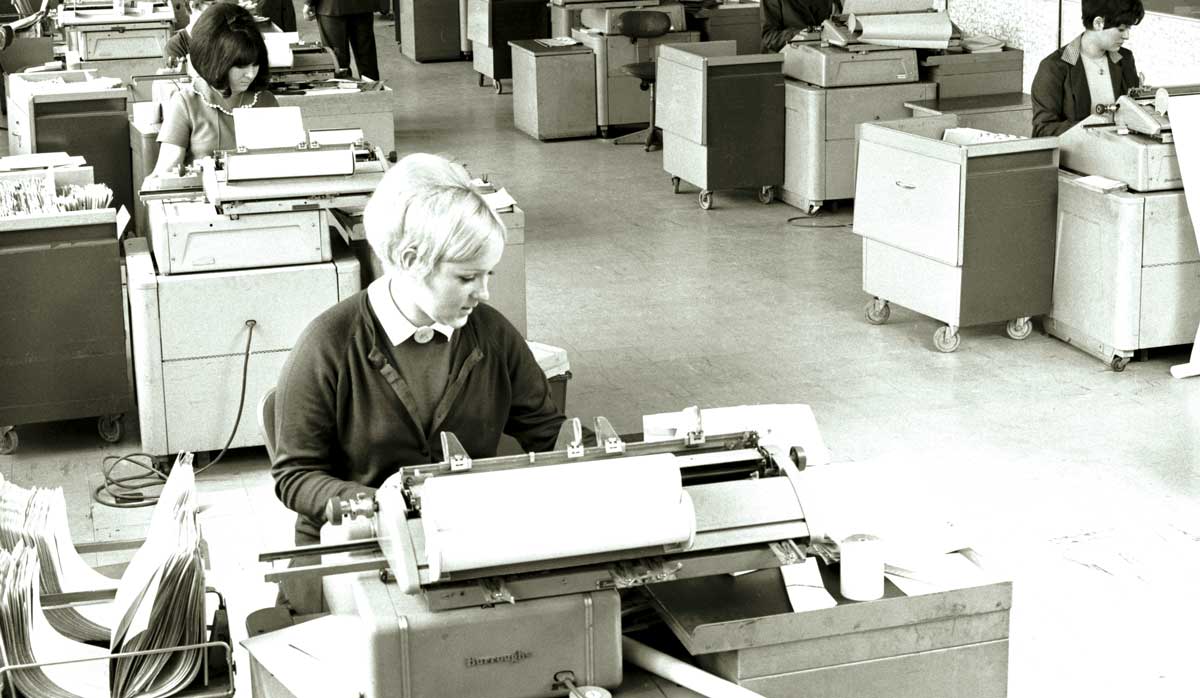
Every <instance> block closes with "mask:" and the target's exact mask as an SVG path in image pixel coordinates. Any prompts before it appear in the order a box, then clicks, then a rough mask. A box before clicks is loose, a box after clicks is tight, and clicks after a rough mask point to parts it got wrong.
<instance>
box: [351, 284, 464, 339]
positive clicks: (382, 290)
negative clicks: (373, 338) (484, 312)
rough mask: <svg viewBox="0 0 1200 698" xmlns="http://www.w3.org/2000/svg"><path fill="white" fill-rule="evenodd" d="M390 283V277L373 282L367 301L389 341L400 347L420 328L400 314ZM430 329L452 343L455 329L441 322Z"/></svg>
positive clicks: (368, 291) (369, 288)
mask: <svg viewBox="0 0 1200 698" xmlns="http://www.w3.org/2000/svg"><path fill="white" fill-rule="evenodd" d="M390 281H391V277H389V276H383V277H380V278H378V279H375V280H374V281H372V282H371V285H370V286H368V287H367V300H368V301H369V302H370V304H371V310H372V311H374V312H375V317H377V318H379V324H381V325H383V331H384V332H385V333H387V337H388V341H389V342H391V343H392V346H394V347H398V346H400V345H401V344H403V343H404V342H405V341H406V340H407V339H408V338H409V337H412V336H413V335H414V334H416V333H417V330H418V329H420V328H419V327H417V326H416V325H414V324H412V322H410V321H409V319H408V318H406V317H404V313H402V312H400V308H398V307H396V302H395V301H394V300H393V299H392V293H391V290H390V288H389V283H390ZM428 327H431V328H432V329H433V330H435V331H436V332H440V333H441V334H442V335H443V336H444V337H445V338H446V341H450V337H451V336H452V335H453V334H454V328H453V327H450V326H449V325H443V324H442V323H440V322H435V323H433V324H432V325H429V326H428Z"/></svg>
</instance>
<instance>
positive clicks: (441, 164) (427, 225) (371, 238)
mask: <svg viewBox="0 0 1200 698" xmlns="http://www.w3.org/2000/svg"><path fill="white" fill-rule="evenodd" d="M363 226H364V227H365V228H366V231H367V242H369V243H370V244H371V249H372V250H374V251H375V255H376V256H377V257H379V259H380V261H382V262H383V264H384V266H385V267H387V268H389V269H396V268H399V266H400V264H399V263H400V257H401V255H402V254H404V252H405V251H407V250H409V249H411V250H414V251H415V252H416V255H417V256H416V264H415V271H416V273H417V275H418V276H420V277H422V278H423V277H425V276H427V275H428V274H429V273H430V272H432V271H433V270H434V269H435V268H436V267H437V265H438V264H441V263H442V262H461V261H465V260H468V259H473V258H475V257H478V256H479V255H480V254H481V253H482V252H483V251H484V250H485V249H487V248H488V247H489V246H490V245H492V244H500V245H503V244H504V241H505V238H506V232H505V229H504V224H503V223H501V222H500V217H499V216H497V215H496V213H495V211H493V210H492V208H491V207H490V206H488V204H487V201H485V200H484V198H483V196H482V195H480V193H479V192H478V191H477V190H476V189H475V187H473V186H471V178H470V176H469V175H468V174H467V171H466V170H465V169H463V168H462V166H460V165H456V164H454V163H452V162H450V161H448V160H446V159H445V158H442V157H439V156H437V155H430V154H428V153H414V154H412V155H408V156H406V157H404V158H403V159H401V160H400V162H398V163H396V165H395V166H394V167H392V169H390V170H389V171H388V173H387V174H386V175H384V177H383V181H381V182H380V183H379V187H378V188H377V189H376V190H375V193H374V194H372V195H371V200H370V201H369V202H367V208H366V210H365V211H364V212H363Z"/></svg>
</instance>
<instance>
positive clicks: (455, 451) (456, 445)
mask: <svg viewBox="0 0 1200 698" xmlns="http://www.w3.org/2000/svg"><path fill="white" fill-rule="evenodd" d="M442 458H444V459H445V460H444V462H445V463H446V465H448V466H450V472H452V473H458V472H462V471H464V470H470V469H471V456H469V455H468V454H467V449H465V448H463V445H462V443H461V442H460V441H459V440H458V437H457V436H455V435H454V434H451V433H450V432H448V431H443V432H442Z"/></svg>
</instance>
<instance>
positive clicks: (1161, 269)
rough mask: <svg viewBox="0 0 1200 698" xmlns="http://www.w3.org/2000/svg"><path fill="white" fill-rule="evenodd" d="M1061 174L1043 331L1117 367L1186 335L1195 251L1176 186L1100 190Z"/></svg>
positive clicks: (1186, 339)
mask: <svg viewBox="0 0 1200 698" xmlns="http://www.w3.org/2000/svg"><path fill="white" fill-rule="evenodd" d="M1079 179H1080V178H1079V175H1076V174H1073V173H1069V172H1066V171H1060V172H1059V174H1058V246H1057V254H1056V259H1055V264H1054V307H1053V308H1052V309H1051V310H1050V314H1049V316H1048V317H1047V318H1046V322H1045V325H1046V331H1047V332H1048V333H1050V334H1052V335H1054V336H1055V337H1058V338H1059V339H1062V340H1063V341H1065V342H1068V343H1070V344H1072V345H1074V346H1076V347H1078V348H1079V349H1082V350H1083V351H1085V352H1087V353H1088V354H1091V355H1092V356H1095V357H1097V358H1098V359H1100V360H1101V361H1104V362H1105V363H1107V364H1108V365H1109V366H1110V367H1111V368H1113V369H1114V370H1117V371H1120V370H1122V369H1124V368H1125V365H1126V364H1127V363H1128V362H1129V360H1130V358H1131V357H1132V356H1133V355H1134V353H1135V352H1137V351H1140V350H1143V349H1152V348H1155V347H1164V346H1173V345H1176V344H1188V343H1190V342H1192V341H1193V340H1194V339H1195V332H1196V326H1197V325H1198V324H1200V250H1198V249H1197V247H1196V236H1195V233H1194V232H1193V222H1192V218H1195V216H1192V217H1189V216H1188V210H1187V203H1186V202H1185V200H1184V193H1183V190H1182V189H1176V190H1173V191H1157V192H1133V191H1115V192H1109V193H1102V192H1099V191H1096V190H1095V189H1089V188H1087V187H1085V186H1083V185H1081V184H1079Z"/></svg>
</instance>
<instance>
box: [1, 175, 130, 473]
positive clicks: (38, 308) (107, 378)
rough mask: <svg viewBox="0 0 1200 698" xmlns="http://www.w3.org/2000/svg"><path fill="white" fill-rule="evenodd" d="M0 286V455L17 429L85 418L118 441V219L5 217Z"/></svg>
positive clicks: (104, 214) (124, 379) (95, 215)
mask: <svg viewBox="0 0 1200 698" xmlns="http://www.w3.org/2000/svg"><path fill="white" fill-rule="evenodd" d="M84 169H86V170H89V172H88V175H90V174H91V173H90V169H91V168H84ZM66 176H68V172H67V171H65V170H64V171H62V172H60V173H58V174H57V175H56V179H57V183H58V184H59V185H61V184H64V183H83V182H82V181H75V180H68V179H66V178H65V177H66ZM87 179H88V181H90V179H91V177H90V176H89V177H88V178H87ZM0 279H3V282H2V285H3V287H4V303H3V305H2V306H0V453H11V452H12V451H13V450H15V449H16V448H17V433H16V431H14V430H13V429H12V427H13V426H14V425H21V424H31V423H37V422H47V421H55V420H61V419H76V418H79V417H100V419H99V422H98V426H99V431H100V435H101V436H102V437H103V438H104V439H105V440H106V441H112V442H115V441H119V440H120V438H121V434H122V427H121V420H120V415H121V414H122V413H124V412H127V411H129V410H130V409H131V408H132V407H133V389H132V380H131V378H130V364H129V354H128V345H127V343H126V339H125V312H124V301H123V299H122V295H121V259H120V253H119V251H118V249H117V236H116V211H114V210H113V209H105V210H96V211H71V212H66V213H60V214H54V215H36V216H14V217H9V218H0Z"/></svg>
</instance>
